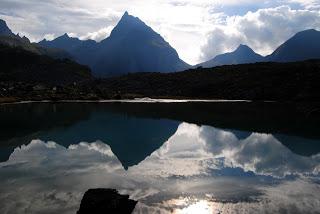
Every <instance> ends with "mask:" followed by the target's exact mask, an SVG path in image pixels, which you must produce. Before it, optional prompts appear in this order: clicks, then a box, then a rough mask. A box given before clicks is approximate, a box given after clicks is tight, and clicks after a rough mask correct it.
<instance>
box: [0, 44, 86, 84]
mask: <svg viewBox="0 0 320 214" xmlns="http://www.w3.org/2000/svg"><path fill="white" fill-rule="evenodd" d="M0 64H1V70H0V79H1V81H5V82H30V83H34V84H37V83H45V84H54V85H65V84H71V83H74V82H81V81H85V80H89V79H91V73H90V69H89V68H88V67H86V66H83V65H79V64H77V63H75V62H72V61H70V60H68V59H64V60H59V59H53V58H51V57H49V56H45V55H40V54H36V53H34V52H31V51H28V50H26V49H24V48H22V47H12V46H10V45H5V44H1V43H0Z"/></svg>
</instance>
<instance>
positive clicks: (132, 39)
mask: <svg viewBox="0 0 320 214" xmlns="http://www.w3.org/2000/svg"><path fill="white" fill-rule="evenodd" d="M65 35H66V34H65ZM66 36H67V35H66ZM66 36H60V37H58V38H56V39H55V40H53V41H50V42H48V41H41V42H40V43H39V44H40V45H42V46H44V47H58V48H64V49H65V50H68V51H69V53H71V55H72V56H73V57H74V58H75V60H76V61H77V62H78V63H81V64H85V65H88V66H89V67H90V68H91V69H92V70H93V73H94V74H95V75H96V76H98V77H107V76H120V75H123V74H127V73H135V72H164V73H168V72H175V71H182V70H186V69H188V68H190V66H189V65H188V64H187V63H185V62H184V61H183V60H181V59H180V58H179V55H178V53H177V51H176V50H175V49H173V48H172V47H171V46H170V44H169V43H168V42H166V41H165V40H164V39H163V38H162V37H161V35H160V34H158V33H156V32H155V31H154V30H153V29H152V28H151V27H149V26H148V25H146V24H145V23H144V22H143V21H142V20H140V19H139V18H138V17H134V16H131V15H129V13H128V12H125V13H124V14H123V16H122V17H121V19H120V20H119V22H118V24H117V25H116V26H115V27H114V29H113V30H112V32H111V34H110V36H109V37H107V38H105V39H103V40H102V41H100V42H96V43H94V42H91V44H89V43H88V41H89V40H86V41H81V42H79V41H80V40H79V39H77V40H75V38H70V37H69V38H66ZM61 38H64V39H65V40H69V41H70V43H71V41H72V42H74V43H77V44H76V45H75V46H72V45H71V46H70V45H69V46H68V47H67V46H66V45H65V47H63V45H59V40H61Z"/></svg>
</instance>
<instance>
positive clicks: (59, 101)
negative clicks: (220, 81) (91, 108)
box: [0, 98, 277, 106]
mask: <svg viewBox="0 0 320 214" xmlns="http://www.w3.org/2000/svg"><path fill="white" fill-rule="evenodd" d="M227 102H230V103H240V102H241V103H251V102H255V101H252V100H224V99H152V98H135V99H110V100H105V99H101V100H24V101H13V102H1V101H0V106H1V105H15V104H29V103H227ZM259 102H266V103H269V102H277V101H259Z"/></svg>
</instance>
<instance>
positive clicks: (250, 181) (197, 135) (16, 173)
mask: <svg viewBox="0 0 320 214" xmlns="http://www.w3.org/2000/svg"><path fill="white" fill-rule="evenodd" d="M0 119H1V124H0V183H1V185H0V213H76V211H77V210H78V208H79V205H80V201H81V198H82V196H83V194H84V192H85V191H86V190H88V189H90V188H115V189H118V190H119V191H120V193H125V194H129V195H130V196H131V198H133V199H135V200H138V201H139V203H138V204H137V206H136V209H135V210H134V213H199V214H201V213H239V212H240V213H320V209H319V207H320V176H319V172H320V127H319V126H318V124H319V120H318V119H317V118H315V117H312V116H310V115H307V116H306V115H300V114H298V113H297V108H296V107H295V106H292V104H276V103H171V104H170V103H99V104H98V103H97V104H95V103H88V104H84V103H65V104H62V103H60V104H53V103H38V104H36V103H33V104H19V105H5V106H0Z"/></svg>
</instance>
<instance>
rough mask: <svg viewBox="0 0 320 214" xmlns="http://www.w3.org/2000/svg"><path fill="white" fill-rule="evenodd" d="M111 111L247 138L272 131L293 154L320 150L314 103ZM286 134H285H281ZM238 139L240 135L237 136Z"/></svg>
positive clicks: (119, 107)
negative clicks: (211, 128)
mask: <svg viewBox="0 0 320 214" xmlns="http://www.w3.org/2000/svg"><path fill="white" fill-rule="evenodd" d="M106 108H107V109H108V110H109V111H112V112H126V113H127V114H129V115H134V116H137V117H148V118H168V119H171V120H177V121H184V122H189V123H194V124H199V125H210V126H213V127H218V128H222V129H226V130H232V131H233V132H234V133H235V134H239V135H244V136H243V137H246V136H248V135H250V134H251V133H252V132H258V133H272V134H274V135H275V136H276V137H279V139H280V140H281V143H283V144H284V145H285V146H287V147H288V148H289V149H290V150H291V151H293V152H295V153H296V154H300V155H306V156H310V155H312V154H317V153H319V152H320V140H319V139H320V126H319V119H320V118H319V115H318V114H317V115H315V114H313V113H314V112H317V111H314V109H317V107H316V105H312V104H308V105H303V104H293V103H271V102H269V103H262V102H261V103H257V102H254V103H248V102H236V103H232V102H217V103H170V104H168V103H140V104H137V103H114V104H108V105H106ZM284 136H285V137H284ZM240 138H241V136H240Z"/></svg>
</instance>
